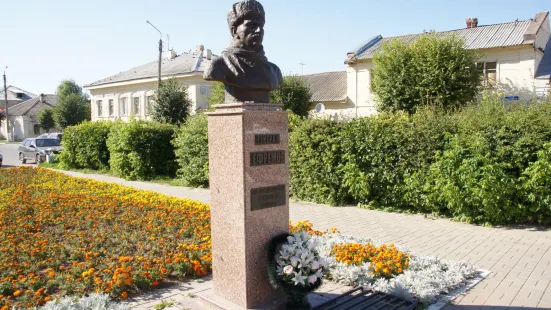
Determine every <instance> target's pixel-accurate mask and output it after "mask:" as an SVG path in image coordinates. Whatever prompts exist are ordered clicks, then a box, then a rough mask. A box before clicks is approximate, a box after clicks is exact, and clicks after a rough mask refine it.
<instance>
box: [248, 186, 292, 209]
mask: <svg viewBox="0 0 551 310" xmlns="http://www.w3.org/2000/svg"><path fill="white" fill-rule="evenodd" d="M286 196H287V192H286V191H285V184H279V185H275V186H268V187H258V188H253V189H251V211H256V210H262V209H268V208H273V207H279V206H284V205H285V203H286V202H287V199H286V198H287V197H286Z"/></svg>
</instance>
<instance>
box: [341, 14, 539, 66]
mask: <svg viewBox="0 0 551 310" xmlns="http://www.w3.org/2000/svg"><path fill="white" fill-rule="evenodd" d="M531 22H532V21H531V20H523V21H514V22H509V23H502V24H495V25H485V26H478V27H474V28H463V29H457V30H449V31H442V32H435V33H436V35H437V36H439V37H447V36H450V35H457V36H458V37H460V38H463V39H464V40H465V48H467V49H487V48H495V47H506V46H517V45H523V44H529V43H525V42H524V34H525V32H526V30H527V29H528V26H530V23H531ZM423 34H424V33H420V34H409V35H404V36H396V37H388V38H383V37H382V36H376V37H374V38H373V39H371V40H368V41H367V42H365V43H364V44H362V45H361V46H360V47H358V48H356V49H354V50H353V51H351V52H350V53H348V55H349V59H350V58H351V59H371V58H373V56H374V55H375V53H376V52H377V51H378V50H379V49H380V48H381V47H382V45H383V44H384V43H386V42H389V41H390V40H393V39H399V40H402V41H403V42H405V43H409V42H411V41H413V40H415V39H417V38H418V37H420V36H421V35H423Z"/></svg>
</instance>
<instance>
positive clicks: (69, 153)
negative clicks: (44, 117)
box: [59, 122, 113, 170]
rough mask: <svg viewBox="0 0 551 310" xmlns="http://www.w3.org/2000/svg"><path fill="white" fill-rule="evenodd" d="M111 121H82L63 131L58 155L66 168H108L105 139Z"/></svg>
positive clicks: (107, 151)
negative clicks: (61, 145)
mask: <svg viewBox="0 0 551 310" xmlns="http://www.w3.org/2000/svg"><path fill="white" fill-rule="evenodd" d="M112 125H113V123H112V122H84V123H81V124H79V125H76V126H70V127H67V128H65V130H64V131H63V141H62V144H63V151H62V152H61V154H60V156H59V161H60V163H61V165H62V167H64V168H66V169H93V170H101V169H109V150H108V149H107V145H106V141H107V136H108V134H109V131H110V130H111V127H112Z"/></svg>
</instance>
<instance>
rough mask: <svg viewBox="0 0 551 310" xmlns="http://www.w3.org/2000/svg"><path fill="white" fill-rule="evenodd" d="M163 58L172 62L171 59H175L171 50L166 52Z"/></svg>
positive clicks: (174, 54) (174, 53)
mask: <svg viewBox="0 0 551 310" xmlns="http://www.w3.org/2000/svg"><path fill="white" fill-rule="evenodd" d="M164 58H165V59H168V60H172V59H174V58H176V52H175V51H173V50H169V51H166V52H165V57H164Z"/></svg>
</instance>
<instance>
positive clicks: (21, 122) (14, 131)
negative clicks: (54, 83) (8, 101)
mask: <svg viewBox="0 0 551 310" xmlns="http://www.w3.org/2000/svg"><path fill="white" fill-rule="evenodd" d="M56 104H57V96H56V95H44V94H40V96H38V97H36V98H32V99H29V100H27V101H25V102H22V103H19V104H16V105H14V106H12V107H11V108H9V110H8V112H9V121H10V136H12V137H13V141H23V140H24V139H26V138H33V137H36V136H38V135H40V134H43V133H45V132H46V131H45V130H44V129H42V128H40V124H39V122H38V114H39V113H40V111H42V110H43V109H51V108H53V107H55V105H56ZM49 131H50V132H57V131H60V130H59V129H56V128H50V130H49ZM10 140H11V139H10Z"/></svg>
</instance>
